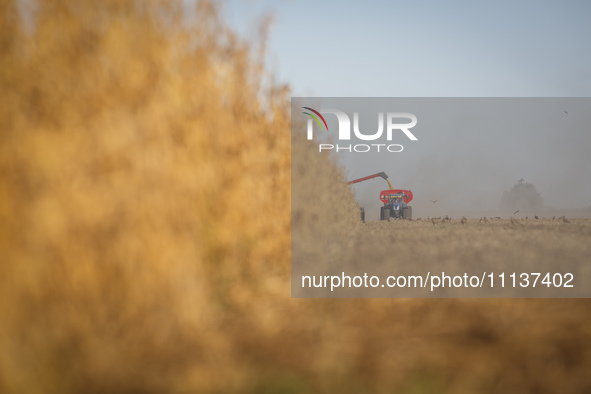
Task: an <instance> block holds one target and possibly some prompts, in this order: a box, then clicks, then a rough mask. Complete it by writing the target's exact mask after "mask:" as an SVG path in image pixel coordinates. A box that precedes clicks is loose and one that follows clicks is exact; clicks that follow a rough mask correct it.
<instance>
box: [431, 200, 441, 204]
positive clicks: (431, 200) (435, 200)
mask: <svg viewBox="0 0 591 394" xmlns="http://www.w3.org/2000/svg"><path fill="white" fill-rule="evenodd" d="M430 201H431V202H432V203H433V204H435V203H436V202H437V201H439V200H435V201H433V200H430Z"/></svg>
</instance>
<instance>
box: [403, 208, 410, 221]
mask: <svg viewBox="0 0 591 394" xmlns="http://www.w3.org/2000/svg"><path fill="white" fill-rule="evenodd" d="M402 218H403V219H408V220H411V219H412V207H406V208H404V209H403V210H402Z"/></svg>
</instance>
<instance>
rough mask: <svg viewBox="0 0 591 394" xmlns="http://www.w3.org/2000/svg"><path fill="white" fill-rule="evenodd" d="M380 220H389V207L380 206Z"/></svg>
mask: <svg viewBox="0 0 591 394" xmlns="http://www.w3.org/2000/svg"><path fill="white" fill-rule="evenodd" d="M380 220H390V208H389V207H386V206H384V207H382V208H381V210H380Z"/></svg>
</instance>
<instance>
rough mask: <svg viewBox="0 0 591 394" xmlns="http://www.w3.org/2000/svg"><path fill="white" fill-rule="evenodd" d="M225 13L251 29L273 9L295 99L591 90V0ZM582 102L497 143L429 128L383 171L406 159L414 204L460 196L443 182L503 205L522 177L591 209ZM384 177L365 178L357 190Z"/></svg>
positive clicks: (478, 203)
mask: <svg viewBox="0 0 591 394" xmlns="http://www.w3.org/2000/svg"><path fill="white" fill-rule="evenodd" d="M477 3H478V4H477ZM226 10H227V11H226V12H227V19H228V20H229V22H230V23H231V24H232V25H233V26H234V27H236V28H237V29H238V30H240V31H241V32H242V33H243V34H244V35H245V36H247V37H248V36H254V32H255V31H256V28H257V22H258V21H260V20H261V17H262V16H263V15H265V14H268V13H272V14H274V16H275V23H274V25H273V27H272V30H271V36H270V38H269V46H268V56H267V63H268V66H269V67H270V69H271V71H273V72H274V73H275V74H276V76H278V80H279V82H285V83H288V84H289V85H290V86H291V87H292V90H293V94H292V95H293V96H318V97H331V96H333V97H339V96H341V97H353V96H366V97H376V96H378V97H379V96H381V97H590V96H591V71H590V70H591V40H590V39H589V37H591V23H590V21H591V2H589V1H495V2H473V1H448V2H436V1H400V2H398V1H354V2H353V1H262V0H261V1H255V0H250V1H238V0H235V1H229V2H228V3H227V7H226ZM557 110H558V109H557ZM589 110H591V108H589ZM578 111H579V114H578V115H577V114H575V113H573V112H571V117H570V118H568V119H565V120H564V121H568V122H571V125H570V126H569V127H570V128H569V127H566V125H565V126H564V127H563V124H562V123H560V122H557V123H556V130H555V132H554V131H553V129H552V128H549V129H546V130H545V131H544V132H542V133H541V132H540V130H539V129H536V128H535V127H522V128H519V129H516V130H515V131H514V132H513V133H512V134H511V136H510V138H509V136H508V134H503V136H504V137H503V138H501V139H497V140H495V139H491V136H490V135H489V134H486V133H485V132H484V131H483V130H480V129H475V130H471V131H470V132H469V133H467V132H466V130H462V129H458V130H456V131H455V132H454V133H453V134H451V135H449V136H450V137H451V138H442V137H441V136H435V135H430V136H428V135H424V136H423V138H422V139H420V143H421V149H420V150H419V151H420V152H421V154H420V155H419V153H416V154H415V156H412V160H406V159H411V156H407V157H405V158H402V156H401V157H399V158H398V159H396V163H395V164H393V165H392V166H390V167H391V168H376V172H377V171H382V170H383V171H386V172H387V173H388V172H389V173H391V174H392V173H396V172H399V171H401V169H404V167H405V166H406V167H408V168H406V169H405V170H404V171H403V173H404V174H407V176H399V177H398V179H402V181H403V182H404V183H405V185H399V186H400V187H408V188H411V189H413V190H417V191H420V193H418V194H417V193H416V192H415V200H416V201H415V202H414V203H415V204H416V206H417V208H421V207H422V208H423V211H424V212H427V211H426V209H427V208H429V209H430V208H433V207H428V206H426V205H424V203H426V202H427V201H428V200H429V199H431V198H438V197H439V196H437V194H438V193H439V194H443V195H446V196H452V195H453V193H454V188H450V189H446V190H441V188H440V186H435V185H442V184H444V185H456V186H457V187H460V188H461V189H462V190H468V189H469V190H471V191H472V194H470V193H468V194H464V195H463V198H464V200H465V201H466V202H467V203H468V205H469V208H471V209H479V210H482V209H496V208H497V207H498V204H499V203H500V198H501V195H502V192H503V191H504V190H509V188H510V187H511V186H512V185H513V184H514V183H516V182H517V180H518V179H519V178H522V177H523V178H525V179H526V181H529V182H532V183H534V185H535V186H536V187H537V188H538V191H540V192H541V194H542V197H544V199H545V202H546V205H548V206H551V207H556V208H576V207H582V206H587V205H590V204H591V176H589V175H588V174H589V173H590V172H591V155H589V154H588V153H587V150H588V148H589V147H590V145H591V125H586V124H585V122H587V116H584V117H582V114H583V113H585V112H587V111H586V110H585V108H580V109H578ZM588 112H591V111H588ZM559 115H564V114H563V113H562V111H559V112H557V116H559ZM575 116H578V117H577V118H576V125H574V124H572V123H573V122H575ZM557 119H560V118H557ZM561 121H562V120H561ZM534 124H535V123H534ZM565 127H566V128H565ZM459 137H462V138H459ZM459 141H460V142H459ZM467 152H471V153H472V154H467ZM345 167H346V175H347V177H349V178H354V177H357V176H362V175H366V174H364V173H360V172H364V171H366V169H365V168H366V166H360V165H359V163H356V164H354V165H353V164H351V163H348V162H347V161H345ZM367 167H371V165H368V166H367ZM386 167H387V166H386ZM368 170H372V171H373V169H372V168H368ZM390 176H391V177H392V175H390ZM375 182H378V181H375ZM409 183H410V185H409ZM427 185H433V187H431V188H429V187H427ZM382 186H383V185H379V186H376V185H375V184H374V185H367V182H366V184H364V185H359V186H358V187H356V188H355V189H356V191H357V195H358V199H359V198H361V199H363V198H365V195H373V194H375V193H376V190H377V192H378V193H379V190H381V189H382ZM395 187H396V185H395ZM374 189H375V190H374ZM426 194H428V195H426ZM450 198H451V197H450ZM440 200H443V201H440V203H441V202H444V201H445V198H443V199H441V198H440ZM452 205H453V204H452ZM450 207H451V205H450ZM444 208H445V206H444V205H443V206H442V208H441V209H443V210H445V209H444ZM415 212H416V210H415ZM429 212H430V211H429ZM419 215H420V213H419ZM415 216H416V214H415Z"/></svg>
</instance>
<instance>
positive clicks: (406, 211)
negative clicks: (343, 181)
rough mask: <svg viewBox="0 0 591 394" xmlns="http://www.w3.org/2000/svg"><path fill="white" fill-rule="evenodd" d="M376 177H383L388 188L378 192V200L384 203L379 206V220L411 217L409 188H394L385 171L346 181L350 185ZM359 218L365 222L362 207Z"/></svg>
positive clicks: (410, 193)
mask: <svg viewBox="0 0 591 394" xmlns="http://www.w3.org/2000/svg"><path fill="white" fill-rule="evenodd" d="M377 177H382V178H384V179H385V180H386V182H388V187H389V188H390V189H389V190H382V191H381V192H380V201H381V202H383V203H384V206H383V207H381V208H380V220H390V218H394V219H412V207H410V206H408V205H407V204H408V203H409V202H410V201H411V200H412V192H411V191H410V190H402V189H394V188H393V187H392V184H391V183H390V181H389V180H388V175H386V173H385V172H378V173H377V174H373V175H369V176H366V177H363V178H359V179H354V180H352V181H349V182H347V184H348V185H352V184H354V183H359V182H363V181H367V180H370V179H374V178H377ZM361 219H362V220H363V221H364V222H365V210H364V209H363V208H362V209H361Z"/></svg>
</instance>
